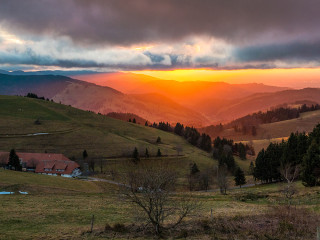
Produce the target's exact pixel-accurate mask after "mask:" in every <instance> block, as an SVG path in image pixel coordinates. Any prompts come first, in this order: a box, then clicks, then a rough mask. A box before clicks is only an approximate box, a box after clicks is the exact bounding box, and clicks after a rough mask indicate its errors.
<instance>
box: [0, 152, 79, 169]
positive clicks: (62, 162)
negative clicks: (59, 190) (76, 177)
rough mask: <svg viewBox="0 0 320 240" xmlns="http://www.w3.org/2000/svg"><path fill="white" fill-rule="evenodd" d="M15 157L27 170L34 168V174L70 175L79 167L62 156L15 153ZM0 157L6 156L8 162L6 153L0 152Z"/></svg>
mask: <svg viewBox="0 0 320 240" xmlns="http://www.w3.org/2000/svg"><path fill="white" fill-rule="evenodd" d="M17 155H18V157H19V159H20V160H21V161H22V162H23V163H26V165H27V168H32V167H35V166H36V169H35V172H36V173H54V174H71V173H72V172H73V170H75V169H76V168H79V167H80V165H79V164H78V163H76V162H74V161H71V160H70V159H68V158H67V157H65V156H64V155H63V154H55V153H54V154H53V153H21V152H17ZM1 156H6V157H7V158H8V159H7V162H8V161H9V153H8V152H0V157H1ZM46 170H48V171H46Z"/></svg>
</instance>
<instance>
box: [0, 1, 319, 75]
mask: <svg viewBox="0 0 320 240" xmlns="http://www.w3.org/2000/svg"><path fill="white" fill-rule="evenodd" d="M319 9H320V1H318V0H306V1H302V0H267V1H266V0H228V1H226V0H134V1H131V0H90V1H87V0H28V1H22V0H0V69H7V70H14V69H28V70H37V69H66V68H68V69H92V70H99V71H110V70H122V71H138V70H172V69H219V70H230V69H231V70H232V69H273V68H318V67H319V65H320V64H319V63H320V14H319Z"/></svg>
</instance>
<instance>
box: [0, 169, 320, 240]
mask: <svg viewBox="0 0 320 240" xmlns="http://www.w3.org/2000/svg"><path fill="white" fill-rule="evenodd" d="M296 187H297V189H298V193H297V196H296V197H295V198H294V203H295V204H297V205H298V207H303V208H307V209H309V210H310V212H315V213H318V214H319V213H320V208H319V206H320V195H319V192H320V187H315V188H305V187H303V186H302V184H301V183H300V182H298V183H296ZM281 188H282V185H281V184H268V185H261V186H256V187H252V188H243V189H237V190H232V191H228V195H226V196H223V195H220V194H219V193H218V192H208V193H206V192H201V193H199V192H197V193H192V196H193V198H194V199H195V200H196V201H197V202H199V203H201V208H200V209H199V210H198V211H197V212H196V213H195V214H194V215H193V218H194V219H199V220H200V219H206V218H209V217H210V211H211V209H213V215H214V217H215V218H216V217H234V218H239V217H246V216H256V215H259V214H264V213H266V212H269V211H270V210H272V207H274V206H278V204H279V203H281V201H282V199H283V197H282V195H281V193H280V190H281ZM3 189H6V190H13V191H15V190H25V191H28V192H29V193H30V194H29V195H0V206H1V207H0V232H1V237H0V238H1V239H104V238H103V237H99V236H95V237H94V236H92V235H91V237H90V235H88V234H86V235H82V233H83V232H86V231H88V230H89V229H90V221H91V217H92V215H95V225H94V230H95V231H96V232H100V231H103V229H104V226H105V224H106V223H108V224H110V225H113V224H115V223H123V224H132V223H136V224H141V219H140V220H139V218H136V209H135V208H132V207H131V205H129V204H128V203H127V202H126V201H124V199H123V198H121V197H120V195H119V194H118V191H117V188H115V187H114V186H113V185H110V184H108V183H99V182H84V181H80V180H74V179H66V178H62V177H52V176H44V175H37V174H30V173H21V172H13V171H9V170H5V171H4V170H0V191H1V190H3ZM184 194H185V193H181V194H178V195H177V196H182V197H183V196H184ZM247 194H251V195H257V196H265V197H262V198H258V199H256V200H248V201H243V200H239V197H241V196H246V195H247ZM115 234H116V233H115ZM199 234H200V235H198V236H199V239H201V238H203V237H204V236H202V234H205V233H204V232H201V233H199ZM117 236H119V235H117V234H116V235H114V236H113V238H115V239H118V238H119V237H117Z"/></svg>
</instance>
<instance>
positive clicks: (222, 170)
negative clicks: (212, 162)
mask: <svg viewBox="0 0 320 240" xmlns="http://www.w3.org/2000/svg"><path fill="white" fill-rule="evenodd" d="M227 176H228V169H227V166H225V165H221V166H219V167H218V168H217V182H218V186H219V189H220V193H221V194H224V195H225V194H227V189H228V179H227Z"/></svg>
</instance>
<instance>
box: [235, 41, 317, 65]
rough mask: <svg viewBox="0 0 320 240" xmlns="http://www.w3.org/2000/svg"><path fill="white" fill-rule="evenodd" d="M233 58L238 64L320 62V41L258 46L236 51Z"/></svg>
mask: <svg viewBox="0 0 320 240" xmlns="http://www.w3.org/2000/svg"><path fill="white" fill-rule="evenodd" d="M233 56H234V57H235V59H236V60H237V61H238V62H261V61H262V62H264V61H275V60H281V61H286V62H299V61H302V62H308V61H316V62H318V61H320V41H315V42H291V43H286V44H272V45H258V46H251V47H245V48H240V49H236V50H235V51H234V52H233Z"/></svg>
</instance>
